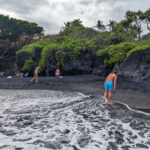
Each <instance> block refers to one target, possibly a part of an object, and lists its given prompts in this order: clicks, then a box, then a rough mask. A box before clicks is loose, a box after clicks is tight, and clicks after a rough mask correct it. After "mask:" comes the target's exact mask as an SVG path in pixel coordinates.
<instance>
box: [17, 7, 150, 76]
mask: <svg viewBox="0 0 150 150" xmlns="http://www.w3.org/2000/svg"><path fill="white" fill-rule="evenodd" d="M143 25H144V26H146V27H147V28H146V29H145V28H143ZM145 31H146V32H147V34H146V35H144V36H143V32H145ZM149 31H150V9H149V10H147V11H145V12H142V11H137V12H133V11H127V12H126V14H125V18H124V20H121V21H120V22H116V21H114V20H110V23H109V24H108V25H104V24H103V22H102V21H101V20H98V21H97V24H96V26H94V27H93V28H89V27H84V26H83V25H82V21H81V20H80V19H75V20H73V21H68V22H65V23H64V27H63V28H62V29H61V31H60V32H59V34H58V35H56V36H54V37H51V38H47V39H46V40H39V41H37V42H35V43H33V44H30V45H26V46H25V47H23V48H22V49H21V50H19V51H18V52H17V60H16V64H17V67H18V69H19V70H23V71H29V72H33V70H34V68H35V66H37V65H40V66H41V70H40V71H41V75H54V71H55V69H56V67H60V68H61V70H62V72H63V74H64V75H70V74H71V75H72V74H89V73H94V74H99V75H101V74H103V73H104V72H105V73H106V74H107V73H108V72H109V71H111V70H112V68H113V67H114V66H115V64H118V63H121V62H123V61H124V60H125V59H126V58H128V57H129V56H130V55H131V53H133V52H135V51H139V50H145V49H147V48H149V47H150V33H149Z"/></svg>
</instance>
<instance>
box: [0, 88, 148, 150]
mask: <svg viewBox="0 0 150 150" xmlns="http://www.w3.org/2000/svg"><path fill="white" fill-rule="evenodd" d="M1 149H2V150H48V149H56V150H58V149H60V150H144V149H150V115H149V114H146V113H145V114H144V113H142V112H138V111H135V110H132V109H130V107H128V106H127V105H124V104H120V103H115V102H114V103H112V105H111V106H109V105H108V104H107V103H103V102H102V97H100V98H98V97H95V96H92V95H84V94H82V93H78V92H72V93H70V92H62V91H50V90H0V150H1Z"/></svg>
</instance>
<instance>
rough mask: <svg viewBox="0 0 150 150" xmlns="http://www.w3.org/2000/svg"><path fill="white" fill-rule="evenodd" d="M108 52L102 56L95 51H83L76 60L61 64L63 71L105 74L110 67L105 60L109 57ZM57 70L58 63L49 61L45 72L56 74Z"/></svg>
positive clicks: (72, 73)
mask: <svg viewBox="0 0 150 150" xmlns="http://www.w3.org/2000/svg"><path fill="white" fill-rule="evenodd" d="M107 57H108V56H107V54H104V55H102V56H96V55H95V54H93V53H88V56H87V54H84V53H82V54H81V55H80V56H79V57H78V58H77V59H76V60H74V61H73V60H71V59H68V60H66V62H65V63H64V66H61V67H60V69H61V72H62V74H63V75H84V74H95V75H102V76H103V75H104V73H106V72H107V70H108V68H107V66H106V65H104V60H105V59H106V58H107ZM55 70H56V63H54V62H51V61H49V63H48V65H47V67H46V69H45V72H46V75H47V76H49V75H54V72H55Z"/></svg>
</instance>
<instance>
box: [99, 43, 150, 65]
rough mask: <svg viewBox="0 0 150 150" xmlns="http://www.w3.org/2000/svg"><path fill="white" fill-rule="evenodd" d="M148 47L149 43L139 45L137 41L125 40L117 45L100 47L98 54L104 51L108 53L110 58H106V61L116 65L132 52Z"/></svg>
mask: <svg viewBox="0 0 150 150" xmlns="http://www.w3.org/2000/svg"><path fill="white" fill-rule="evenodd" d="M148 47H149V46H148V45H139V44H137V43H135V42H123V43H120V44H117V45H111V46H109V47H107V48H105V49H99V50H98V51H97V56H100V55H102V54H103V53H108V56H109V58H107V59H105V61H104V63H105V64H108V65H114V64H116V63H120V62H122V61H123V60H124V59H125V58H126V57H128V56H129V55H130V54H131V53H132V52H134V51H137V50H144V49H146V48H148Z"/></svg>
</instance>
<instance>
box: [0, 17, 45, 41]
mask: <svg viewBox="0 0 150 150" xmlns="http://www.w3.org/2000/svg"><path fill="white" fill-rule="evenodd" d="M0 31H1V34H0V40H6V39H10V40H11V41H16V40H17V39H19V38H20V36H22V35H23V36H25V35H27V36H34V35H40V34H41V33H42V32H43V28H42V27H40V26H38V25H37V24H36V23H30V22H28V21H23V20H20V19H14V18H10V17H9V16H4V15H0Z"/></svg>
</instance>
